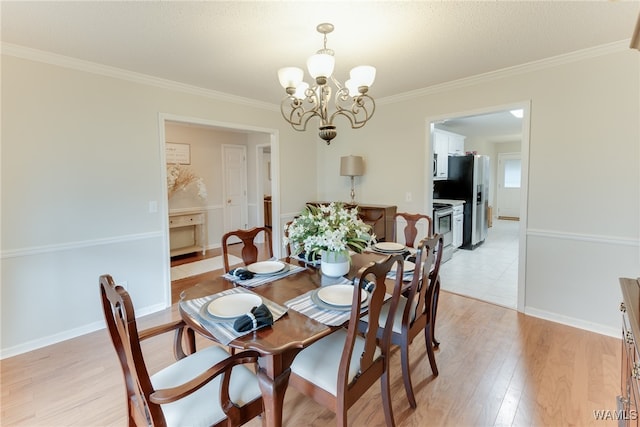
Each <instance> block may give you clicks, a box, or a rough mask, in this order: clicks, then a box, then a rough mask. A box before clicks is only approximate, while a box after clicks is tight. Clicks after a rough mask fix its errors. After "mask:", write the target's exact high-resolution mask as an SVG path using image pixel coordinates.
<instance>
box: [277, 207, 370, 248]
mask: <svg viewBox="0 0 640 427" xmlns="http://www.w3.org/2000/svg"><path fill="white" fill-rule="evenodd" d="M372 241H375V235H373V234H371V226H369V225H367V224H365V223H364V222H363V221H362V220H361V219H360V218H359V217H358V210H357V208H353V209H347V208H345V207H344V205H343V204H342V203H334V202H332V203H330V204H328V205H320V206H318V207H316V206H313V205H307V207H306V208H304V209H303V211H302V213H301V214H300V216H298V217H296V218H295V219H294V220H293V221H292V222H291V223H290V224H289V225H286V226H285V237H284V244H285V245H288V244H291V251H292V253H293V254H295V255H298V254H300V253H302V252H305V254H306V255H307V258H308V259H314V258H316V257H317V255H320V253H321V252H322V251H328V252H342V253H348V250H349V249H352V250H354V251H356V252H358V253H360V252H362V251H363V250H364V249H365V248H366V247H368V246H369V245H370V244H371V242H372ZM309 255H311V256H309Z"/></svg>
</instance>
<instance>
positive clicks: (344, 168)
mask: <svg viewBox="0 0 640 427" xmlns="http://www.w3.org/2000/svg"><path fill="white" fill-rule="evenodd" d="M363 174H364V160H363V159H362V157H361V156H345V157H340V175H341V176H349V177H351V203H355V201H356V190H355V187H354V182H353V178H354V177H356V176H362V175H363Z"/></svg>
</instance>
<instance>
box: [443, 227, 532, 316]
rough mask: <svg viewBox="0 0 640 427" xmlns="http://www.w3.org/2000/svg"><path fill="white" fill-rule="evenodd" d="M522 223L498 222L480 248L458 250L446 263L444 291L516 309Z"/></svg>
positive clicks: (444, 265) (490, 229) (444, 266)
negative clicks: (519, 231) (519, 235)
mask: <svg viewBox="0 0 640 427" xmlns="http://www.w3.org/2000/svg"><path fill="white" fill-rule="evenodd" d="M519 226H520V223H519V222H518V221H506V220H495V221H494V222H493V227H491V228H489V231H488V234H487V239H486V240H485V242H484V243H483V244H482V245H480V246H479V247H477V248H476V249H474V250H472V251H469V250H465V249H458V250H457V251H456V252H455V253H454V254H453V258H452V259H451V260H450V261H448V262H446V263H444V264H442V266H441V267H440V277H441V279H442V285H441V286H442V288H441V289H443V290H446V291H449V292H453V293H456V294H460V295H465V296H469V297H472V298H477V299H479V300H482V301H487V302H491V303H494V304H498V305H501V306H503V307H507V308H513V309H515V308H516V304H517V295H518V293H517V292H518V228H519Z"/></svg>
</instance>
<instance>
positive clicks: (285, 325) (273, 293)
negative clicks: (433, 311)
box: [180, 252, 391, 427]
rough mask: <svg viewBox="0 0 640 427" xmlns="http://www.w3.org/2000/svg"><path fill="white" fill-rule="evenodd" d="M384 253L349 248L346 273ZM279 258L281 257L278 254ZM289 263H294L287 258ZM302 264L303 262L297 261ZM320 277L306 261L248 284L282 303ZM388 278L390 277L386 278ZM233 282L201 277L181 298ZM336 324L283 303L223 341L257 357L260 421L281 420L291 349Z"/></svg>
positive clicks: (273, 425) (201, 329) (191, 320)
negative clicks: (276, 314)
mask: <svg viewBox="0 0 640 427" xmlns="http://www.w3.org/2000/svg"><path fill="white" fill-rule="evenodd" d="M384 257H385V255H382V254H378V253H373V252H364V253H362V254H354V255H353V256H352V262H351V267H350V271H349V273H348V274H347V277H348V278H354V277H356V275H357V272H358V270H359V269H360V268H361V267H362V266H364V265H367V264H369V263H370V262H372V261H374V262H375V261H379V260H380V259H383V258H384ZM283 261H285V260H283ZM290 263H292V264H298V262H297V261H293V260H291V261H290ZM301 265H303V264H301ZM325 281H326V278H324V277H323V276H322V275H321V273H320V269H319V268H315V267H310V266H307V267H306V268H304V269H302V270H301V271H300V272H298V273H295V274H292V275H289V276H286V277H281V278H277V279H275V280H274V281H273V282H270V283H267V284H264V285H261V286H258V287H253V288H251V289H250V290H251V291H252V292H255V293H256V294H258V295H260V296H261V297H264V298H266V299H269V300H271V301H273V302H275V303H277V304H280V305H283V306H284V305H285V302H286V301H289V300H291V299H293V298H295V297H297V296H300V295H302V294H305V293H306V292H308V291H311V290H314V289H317V288H319V287H321V286H322V285H323V282H325ZM390 282H391V281H390ZM235 286H238V285H236V284H234V283H233V282H231V281H229V280H227V279H225V278H224V277H222V276H220V277H216V278H215V279H209V280H205V281H203V282H201V283H198V284H197V285H195V286H194V287H193V288H190V289H188V290H186V291H185V292H184V295H183V299H184V300H188V299H191V298H201V297H204V296H207V295H213V294H216V293H219V292H222V291H225V290H228V289H230V288H233V287H235ZM180 315H181V316H182V318H183V319H184V321H185V322H186V323H187V324H188V325H189V326H190V327H192V328H193V329H194V330H195V331H197V332H198V333H199V334H201V335H202V336H204V337H206V338H209V339H211V340H216V338H215V337H214V336H213V335H212V334H211V333H210V332H209V331H208V330H207V328H206V327H205V326H204V325H203V323H202V322H201V319H200V318H198V317H197V316H193V315H190V314H189V313H188V312H187V311H186V310H183V309H182V307H180ZM338 328H339V327H338V326H327V325H325V324H323V323H320V322H318V321H316V320H314V319H311V318H309V317H307V316H306V315H304V314H302V313H299V312H297V311H295V310H292V309H289V310H288V311H287V313H286V314H285V315H284V316H282V317H281V318H280V319H278V320H276V321H275V322H274V323H273V325H271V326H268V327H264V328H261V329H258V330H256V331H253V332H250V333H248V334H247V335H244V336H241V337H239V338H236V339H234V340H233V341H231V342H230V343H228V344H227V345H229V346H230V347H232V348H236V349H241V350H255V351H257V352H258V353H259V354H260V357H259V359H258V372H257V375H258V382H259V385H260V389H261V391H262V397H263V402H264V410H265V413H264V416H263V418H262V424H263V425H264V426H268V427H279V426H281V425H282V408H283V402H284V396H285V392H286V389H287V385H288V382H289V375H290V372H291V371H290V366H291V363H292V362H293V359H294V358H295V357H296V355H297V354H298V353H299V352H300V351H301V350H302V349H304V348H305V347H308V346H309V345H311V344H313V343H314V342H316V341H318V340H319V339H321V338H323V337H325V336H327V335H329V334H331V333H332V332H333V331H335V330H337V329H338Z"/></svg>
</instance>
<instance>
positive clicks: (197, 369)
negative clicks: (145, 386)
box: [151, 346, 260, 427]
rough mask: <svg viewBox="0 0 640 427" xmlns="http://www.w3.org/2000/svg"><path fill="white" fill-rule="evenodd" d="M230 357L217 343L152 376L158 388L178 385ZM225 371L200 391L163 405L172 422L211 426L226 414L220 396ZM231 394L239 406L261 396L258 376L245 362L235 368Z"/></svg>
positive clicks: (182, 424) (172, 424)
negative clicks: (221, 405) (243, 364)
mask: <svg viewBox="0 0 640 427" xmlns="http://www.w3.org/2000/svg"><path fill="white" fill-rule="evenodd" d="M228 357H229V353H227V352H226V351H225V350H223V349H222V348H220V347H217V346H211V347H207V348H204V349H202V350H198V351H197V352H196V353H194V354H192V355H190V356H188V357H185V358H184V359H181V360H179V361H177V362H175V363H174V364H172V365H170V366H168V367H166V368H164V369H163V370H161V371H159V372H157V373H156V374H154V375H152V376H151V382H152V383H153V387H154V388H155V389H156V390H159V389H162V388H170V387H175V386H178V385H180V384H183V383H185V382H187V381H189V380H191V379H193V378H195V377H196V376H198V375H200V374H202V373H203V372H205V371H206V370H207V369H208V368H211V367H212V366H213V365H215V364H216V363H218V362H220V361H221V360H224V359H226V358H228ZM220 381H222V375H220V376H218V377H217V378H215V379H214V380H212V381H210V382H209V383H207V385H205V386H204V387H202V388H201V389H199V390H198V391H196V392H194V393H192V394H190V395H189V396H186V397H184V398H182V399H180V400H178V401H175V402H172V403H168V404H164V405H161V406H162V412H163V413H164V416H165V419H166V421H167V425H168V426H176V427H178V426H189V427H200V426H210V425H212V424H215V423H216V422H218V421H220V420H222V419H223V418H225V417H226V416H225V414H224V412H223V411H222V408H221V407H220V400H219V398H218V395H219V390H220ZM229 396H230V397H231V400H232V401H233V402H234V403H236V404H237V405H238V406H244V404H245V403H246V402H249V401H251V400H254V399H255V398H256V397H258V396H260V388H259V386H258V381H257V378H256V376H255V375H254V374H253V373H252V372H251V371H250V370H249V369H247V368H245V367H244V366H236V367H234V368H233V370H232V374H231V383H230V385H229Z"/></svg>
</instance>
